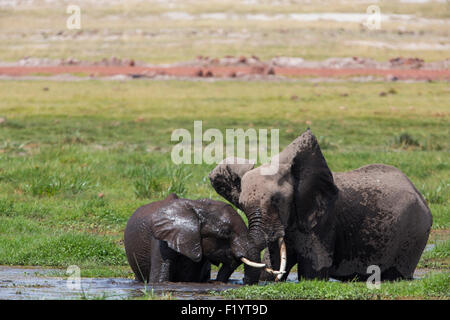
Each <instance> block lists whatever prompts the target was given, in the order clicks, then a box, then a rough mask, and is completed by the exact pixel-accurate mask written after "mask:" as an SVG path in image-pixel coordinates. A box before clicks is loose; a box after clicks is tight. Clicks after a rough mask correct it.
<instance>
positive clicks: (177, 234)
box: [149, 199, 202, 262]
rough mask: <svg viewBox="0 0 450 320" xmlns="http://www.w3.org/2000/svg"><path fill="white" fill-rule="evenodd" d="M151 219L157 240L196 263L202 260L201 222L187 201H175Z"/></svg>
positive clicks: (151, 226)
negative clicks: (164, 242)
mask: <svg viewBox="0 0 450 320" xmlns="http://www.w3.org/2000/svg"><path fill="white" fill-rule="evenodd" d="M149 219H150V221H149V225H150V229H151V232H152V234H153V236H154V237H155V238H156V239H158V240H162V241H166V242H167V244H168V246H169V247H170V248H172V249H173V250H175V251H177V252H179V253H181V254H182V255H184V256H186V257H188V258H189V259H191V260H193V261H195V262H199V261H200V260H201V259H202V247H201V244H200V243H201V238H200V221H199V218H198V216H197V214H196V213H195V211H194V210H193V208H192V207H191V206H190V205H189V204H188V202H187V201H186V200H184V199H180V200H175V201H174V202H172V203H171V204H169V205H168V206H165V207H162V208H160V209H159V210H157V211H155V212H154V213H153V214H152V215H151V216H150V217H149Z"/></svg>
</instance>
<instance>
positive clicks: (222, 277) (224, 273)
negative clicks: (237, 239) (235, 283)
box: [216, 262, 240, 283]
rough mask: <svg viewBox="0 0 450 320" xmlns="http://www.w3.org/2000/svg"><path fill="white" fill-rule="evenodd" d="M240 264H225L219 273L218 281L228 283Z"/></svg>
mask: <svg viewBox="0 0 450 320" xmlns="http://www.w3.org/2000/svg"><path fill="white" fill-rule="evenodd" d="M239 264H240V263H238V262H232V263H231V264H228V263H224V264H222V267H220V269H219V272H218V273H217V278H216V281H220V282H225V283H226V282H227V281H228V279H230V277H231V275H232V274H233V272H234V270H236V268H237V267H238V266H239Z"/></svg>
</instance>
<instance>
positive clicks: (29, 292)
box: [0, 266, 426, 300]
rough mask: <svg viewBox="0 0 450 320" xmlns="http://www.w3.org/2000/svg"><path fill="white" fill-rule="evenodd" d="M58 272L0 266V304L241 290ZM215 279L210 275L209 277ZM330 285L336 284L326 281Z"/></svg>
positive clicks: (292, 278)
mask: <svg viewBox="0 0 450 320" xmlns="http://www.w3.org/2000/svg"><path fill="white" fill-rule="evenodd" d="M61 272H64V270H61V269H49V268H41V267H16V266H0V300H68V299H107V300H112V299H130V298H136V297H139V296H143V295H144V291H145V290H146V291H147V292H148V293H150V292H151V295H153V296H154V297H155V298H157V297H158V296H160V295H165V296H170V297H171V298H173V299H178V300H183V299H189V300H199V299H201V300H217V299H222V298H223V297H222V296H220V292H221V291H223V290H226V289H231V288H237V287H239V286H241V285H242V284H243V283H242V278H243V277H244V274H243V273H242V272H235V273H233V275H232V276H231V278H230V281H229V282H228V283H227V284H221V283H186V282H184V283H183V282H178V283H175V282H167V283H158V284H149V285H148V287H147V288H146V287H145V286H144V284H142V283H139V282H137V281H135V280H132V279H125V278H81V280H80V288H79V289H73V288H71V286H70V282H69V285H68V281H67V277H55V276H52V274H53V275H54V274H61ZM425 273H426V272H425V271H423V270H420V269H418V270H416V273H415V274H414V278H415V279H420V278H421V277H422V276H423V275H424V274H425ZM216 275H217V273H216V272H212V275H211V277H212V278H215V277H216ZM287 281H288V282H296V281H298V278H297V273H296V272H291V273H290V274H289V276H288V279H287ZM330 281H338V280H335V279H331V278H330ZM260 284H264V283H263V282H261V283H260ZM210 291H216V292H217V295H211V294H209V292H210ZM149 295H150V294H149Z"/></svg>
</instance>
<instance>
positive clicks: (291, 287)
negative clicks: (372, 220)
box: [222, 273, 450, 300]
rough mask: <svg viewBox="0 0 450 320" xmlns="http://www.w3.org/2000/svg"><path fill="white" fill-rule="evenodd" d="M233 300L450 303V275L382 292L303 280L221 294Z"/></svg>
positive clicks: (402, 283)
mask: <svg viewBox="0 0 450 320" xmlns="http://www.w3.org/2000/svg"><path fill="white" fill-rule="evenodd" d="M222 294H223V295H224V296H225V297H226V298H230V299H274V300H285V299H289V300H292V299H331V300H363V299H364V300H365V299H414V298H415V299H433V298H441V299H449V298H450V274H449V273H437V274H431V275H428V276H426V277H425V278H423V279H421V280H412V281H394V282H382V283H381V284H380V289H376V288H374V289H369V288H367V286H366V283H365V282H347V283H338V282H329V281H321V280H302V281H299V282H298V283H293V282H289V283H277V284H268V285H266V286H244V287H241V288H238V289H230V290H226V291H224V292H223V293H222Z"/></svg>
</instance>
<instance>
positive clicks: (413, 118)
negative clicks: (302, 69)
mask: <svg viewBox="0 0 450 320" xmlns="http://www.w3.org/2000/svg"><path fill="white" fill-rule="evenodd" d="M43 88H49V90H42V89H43ZM391 89H392V90H395V92H396V94H392V95H388V96H386V97H380V96H379V93H380V92H382V91H384V92H388V91H389V90H391ZM343 93H346V94H347V95H346V96H345V95H342V94H343ZM293 94H295V95H297V96H298V97H299V99H298V100H296V101H293V100H291V99H290V97H291V96H292V95H293ZM0 96H1V97H2V99H0V117H3V118H5V119H6V120H5V121H4V122H3V123H1V124H0V264H8V265H41V266H53V267H57V268H61V269H62V270H63V269H64V268H66V267H67V266H68V265H71V264H76V265H78V266H80V268H81V272H82V275H83V276H92V277H94V276H95V277H100V276H102V277H103V276H104V277H115V276H121V277H132V274H131V271H130V269H129V268H128V264H127V261H126V258H125V253H124V249H123V230H124V228H125V225H126V222H127V220H128V218H129V217H130V215H131V214H132V213H133V212H134V210H135V209H136V208H138V207H139V206H141V205H143V204H146V203H148V202H149V201H154V200H158V199H161V198H163V197H164V196H165V195H167V194H168V193H170V192H177V193H179V194H180V195H183V196H184V197H187V198H192V199H196V198H201V197H208V198H213V199H217V200H223V199H221V197H220V196H218V195H217V194H216V193H215V191H214V190H213V189H212V187H211V186H210V183H209V180H208V177H207V175H208V173H209V172H210V170H211V169H212V168H213V167H214V165H207V164H202V165H180V166H177V165H174V164H173V163H172V161H171V158H170V152H171V148H172V147H173V146H174V144H175V143H173V142H171V141H170V136H171V133H172V131H173V130H174V129H177V128H186V129H188V130H189V131H190V132H193V121H194V120H202V121H203V131H205V130H206V129H208V128H218V129H219V130H221V131H222V132H225V129H226V128H243V129H247V128H255V129H259V128H265V129H267V128H268V129H270V128H273V129H279V130H280V148H283V147H284V146H286V145H287V144H288V143H289V142H291V141H292V140H293V139H294V138H296V137H297V136H298V135H299V134H300V133H301V132H302V131H304V130H305V129H306V127H308V126H309V127H311V129H312V131H313V133H315V134H316V135H317V136H318V138H319V141H320V143H321V146H322V147H323V151H324V154H325V157H326V159H327V161H328V164H329V166H330V168H331V169H332V170H333V171H345V170H351V169H355V168H358V167H360V166H363V165H366V164H368V163H386V164H391V165H394V166H396V167H398V168H399V169H401V170H402V171H403V172H404V173H405V174H406V175H407V176H408V177H409V178H410V179H411V180H412V181H413V183H414V184H415V185H416V186H417V188H418V189H419V190H420V191H421V192H422V193H423V194H424V196H425V198H426V199H427V200H428V202H429V206H430V208H431V211H432V214H433V227H432V228H433V232H438V233H439V232H441V233H439V234H440V235H441V236H439V239H438V238H436V237H434V236H433V237H432V238H430V243H435V241H447V240H448V232H446V231H447V230H448V229H449V228H450V215H449V212H448V209H449V178H450V166H449V162H448V159H449V157H448V155H449V141H450V139H449V137H450V132H449V126H448V120H449V113H448V110H449V101H450V90H449V89H448V84H447V83H441V82H433V83H377V82H370V83H353V82H337V83H318V84H313V83H309V82H292V83H290V82H281V83H276V82H246V83H242V82H230V81H218V82H213V83H206V82H183V81H139V80H138V81H126V82H101V81H83V82H71V83H69V82H53V81H0ZM340 106H345V109H342V108H340ZM436 243H438V242H436ZM443 243H444V244H438V245H437V246H436V247H435V249H434V250H433V251H431V252H430V253H428V252H427V253H426V254H425V255H424V257H423V259H422V260H421V264H420V266H421V267H423V268H427V269H433V270H434V271H437V272H444V271H446V272H448V271H449V269H448V251H449V248H448V242H443ZM445 243H447V244H445ZM442 255H444V256H442ZM446 261H447V262H446ZM427 279H428V278H427ZM446 281H447V282H448V277H446V276H443V275H436V276H435V277H434V276H433V277H431V278H430V279H428V280H425V279H424V280H419V281H412V282H405V284H402V283H399V284H394V283H393V284H383V287H386V288H390V289H389V290H391V291H390V292H394V293H395V292H397V291H396V290H399V291H398V293H395V294H394V295H393V296H392V297H394V298H396V297H401V296H402V294H404V293H408V292H409V291H407V290H409V289H408V288H410V286H412V289H411V290H413V291H414V292H413V293H414V296H415V297H416V296H417V297H418V296H421V295H423V298H426V297H435V296H436V297H437V296H439V297H448V293H445V292H444V293H445V294H442V292H440V291H439V290H438V289H439V286H440V285H442V286H443V288H447V291H448V283H445V282H446ZM313 284H314V283H312V284H311V283H309V282H301V283H300V284H299V285H294V284H289V283H287V284H277V285H275V286H264V287H260V288H259V287H256V288H253V287H251V288H247V287H246V288H242V290H243V291H242V292H244V291H245V290H248V291H246V292H247V293H245V294H246V295H248V296H249V297H250V296H252V295H253V294H254V297H263V296H264V295H265V293H264V291H265V290H266V291H268V292H269V293H266V294H267V295H268V297H270V296H272V294H273V295H274V297H275V296H276V294H275V293H273V292H275V291H276V290H275V289H277V290H278V289H280V290H278V291H280V295H279V296H278V297H279V298H281V297H282V296H283V295H285V297H293V298H319V297H323V298H339V297H340V296H339V295H338V293H339V291H340V289H339V288H342V292H341V294H342V297H344V298H347V297H348V298H358V297H361V298H363V297H368V298H376V295H374V293H369V292H366V291H364V290H363V289H361V288H360V284H348V285H347V284H339V283H323V284H322V283H321V282H317V283H316V284H317V286H318V289H317V290H318V291H311V290H313V289H312V288H313V287H314V285H313ZM410 284H411V285H410ZM419 284H423V285H424V286H425V287H426V288H435V289H433V290H437V291H433V290H431V289H426V290H425V289H423V290H422V289H420V288H419V287H420V285H419ZM284 286H285V287H284ZM296 287H298V288H297V289H296ZM271 288H275V289H271ZM308 288H309V289H308ZM320 288H322V289H320ZM344 288H348V292H347V291H346V290H344ZM436 288H437V289H436ZM252 290H254V291H252ZM327 290H331V291H330V292H331V293H327ZM420 290H422V291H420ZM427 290H431V291H427ZM299 292H300V293H299ZM314 292H316V293H314ZM333 292H334V293H333ZM231 294H232V293H230V295H231ZM236 295H238V293H236ZM230 297H231V296H230ZM236 297H237V296H236ZM380 297H381V298H383V299H384V298H392V297H391V296H389V294H388V293H383V294H381V295H380ZM421 297H422V296H421Z"/></svg>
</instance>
